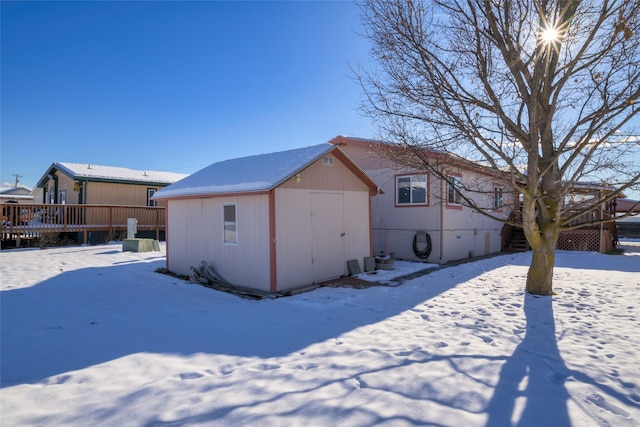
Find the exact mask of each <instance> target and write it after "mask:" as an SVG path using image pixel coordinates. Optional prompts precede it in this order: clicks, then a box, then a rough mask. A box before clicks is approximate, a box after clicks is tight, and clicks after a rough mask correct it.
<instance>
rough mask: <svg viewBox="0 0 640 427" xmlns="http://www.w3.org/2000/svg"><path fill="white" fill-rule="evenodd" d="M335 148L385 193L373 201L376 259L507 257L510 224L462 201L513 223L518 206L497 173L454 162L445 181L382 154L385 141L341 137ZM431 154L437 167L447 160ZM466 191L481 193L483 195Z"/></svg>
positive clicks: (446, 169) (439, 260)
mask: <svg viewBox="0 0 640 427" xmlns="http://www.w3.org/2000/svg"><path fill="white" fill-rule="evenodd" d="M329 142H330V143H331V144H333V145H336V146H339V147H341V148H342V149H343V151H345V152H346V153H347V154H348V155H349V156H350V157H351V158H352V159H353V160H354V161H355V162H356V163H357V164H358V165H359V166H360V167H361V168H362V169H363V170H364V171H365V172H366V173H367V174H368V175H369V176H370V177H371V178H372V179H374V180H375V181H376V182H377V183H378V184H379V185H380V186H381V187H382V189H383V190H384V194H379V195H377V196H376V197H375V200H374V201H373V246H374V253H376V254H378V253H380V252H383V253H385V254H389V253H391V252H393V253H394V254H395V257H396V258H402V259H406V260H422V261H428V262H433V263H446V262H448V261H452V260H459V259H463V258H468V257H474V256H483V255H488V254H492V253H497V252H500V251H501V248H502V240H501V232H502V228H503V225H504V224H503V223H502V222H501V221H498V220H495V219H492V218H489V217H487V216H485V215H482V214H480V213H478V212H475V211H473V210H472V209H470V208H468V207H465V206H462V203H461V200H460V196H461V192H465V196H466V197H469V198H472V199H473V200H475V202H476V204H478V205H479V206H481V207H484V208H486V210H487V212H489V213H490V214H492V215H494V216H496V217H498V218H500V219H506V218H508V217H509V215H510V213H511V211H512V207H513V206H514V204H515V203H517V200H515V197H514V192H513V190H512V189H511V188H509V187H508V186H506V185H505V184H504V183H502V182H501V181H500V180H499V179H498V176H497V174H495V173H493V172H492V170H491V169H489V168H486V167H482V166H480V165H477V164H473V163H470V162H466V161H463V160H461V159H457V160H456V159H450V160H452V161H451V162H444V163H443V166H442V168H443V169H442V173H443V174H444V175H445V176H446V177H447V179H441V178H438V177H437V176H435V175H434V174H431V173H428V172H426V171H423V170H412V169H409V168H406V167H404V166H402V165H400V164H398V163H396V162H394V161H392V160H390V159H389V158H387V157H385V156H384V155H382V154H380V152H381V151H380V150H379V148H380V147H381V146H382V144H383V143H381V142H379V141H370V140H365V139H359V138H350V137H344V136H338V137H336V138H334V139H332V140H331V141H329ZM425 154H426V155H427V156H429V157H432V158H433V160H434V161H435V160H437V157H438V156H440V157H442V155H440V154H438V153H431V152H425ZM464 188H469V189H471V188H481V189H482V193H475V192H471V191H468V192H467V191H465V190H464Z"/></svg>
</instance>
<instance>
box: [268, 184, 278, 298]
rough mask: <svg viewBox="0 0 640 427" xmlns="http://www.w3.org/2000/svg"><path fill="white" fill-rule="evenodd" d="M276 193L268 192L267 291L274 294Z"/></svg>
mask: <svg viewBox="0 0 640 427" xmlns="http://www.w3.org/2000/svg"><path fill="white" fill-rule="evenodd" d="M276 252H277V251H276V192H275V191H274V190H271V191H269V270H270V271H269V276H270V277H269V279H270V285H269V289H270V291H271V292H276V288H277V283H278V270H277V266H278V265H277V262H276V261H277V259H276Z"/></svg>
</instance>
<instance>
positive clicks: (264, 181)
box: [153, 143, 377, 199]
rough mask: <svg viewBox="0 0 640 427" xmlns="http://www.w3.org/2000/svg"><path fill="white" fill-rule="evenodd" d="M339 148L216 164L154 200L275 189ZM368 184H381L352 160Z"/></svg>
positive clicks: (299, 150)
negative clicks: (376, 182) (374, 180)
mask: <svg viewBox="0 0 640 427" xmlns="http://www.w3.org/2000/svg"><path fill="white" fill-rule="evenodd" d="M334 151H336V152H339V153H340V154H341V155H342V156H343V157H344V158H345V159H348V157H347V156H346V154H344V153H343V152H342V151H341V150H340V148H339V147H337V146H335V145H332V144H328V143H324V144H319V145H313V146H310V147H304V148H297V149H293V150H287V151H278V152H275V153H268V154H258V155H253V156H248V157H241V158H237V159H231V160H224V161H221V162H217V163H213V164H212V165H209V166H207V167H206V168H204V169H202V170H200V171H198V172H195V173H193V174H192V175H190V176H188V177H186V178H184V179H182V180H180V181H178V182H176V183H175V184H172V185H170V186H168V187H165V188H163V189H162V190H160V191H158V192H156V193H155V195H154V197H153V198H154V199H170V198H177V197H194V196H204V195H213V194H227V193H248V192H251V193H254V192H260V191H268V190H271V189H273V188H275V187H277V186H278V185H280V184H281V183H283V182H284V181H286V180H287V179H289V178H290V177H292V176H293V175H295V174H296V173H298V172H300V171H301V170H302V169H304V168H305V167H307V166H308V165H310V164H311V163H313V162H315V161H316V160H318V159H320V158H321V157H323V156H325V155H327V154H329V153H330V152H334ZM348 161H349V162H350V163H351V164H352V166H353V167H355V168H357V171H358V173H359V174H360V175H361V176H362V177H363V179H365V180H367V182H368V183H369V184H370V185H371V186H373V187H374V188H377V185H376V184H375V182H373V180H372V179H371V178H369V176H368V175H366V174H365V173H364V172H363V171H362V170H361V169H360V168H359V167H358V166H357V165H356V164H355V163H354V162H353V161H352V160H350V159H349V160H348Z"/></svg>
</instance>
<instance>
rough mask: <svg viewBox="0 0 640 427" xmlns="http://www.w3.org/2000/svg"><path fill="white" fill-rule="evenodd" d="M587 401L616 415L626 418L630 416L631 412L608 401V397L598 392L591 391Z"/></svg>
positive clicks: (586, 398)
mask: <svg viewBox="0 0 640 427" xmlns="http://www.w3.org/2000/svg"><path fill="white" fill-rule="evenodd" d="M584 400H586V401H587V402H589V403H592V404H594V405H595V406H597V407H599V408H600V409H604V410H605V411H609V412H611V413H612V414H614V415H620V416H622V417H625V418H629V413H628V412H627V411H625V410H624V409H622V408H618V407H617V406H616V405H613V404H611V403H609V402H607V399H605V398H604V397H602V396H601V395H599V394H598V393H591V394H590V395H588V396H587V397H585V399H584Z"/></svg>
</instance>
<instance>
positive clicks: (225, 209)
mask: <svg viewBox="0 0 640 427" xmlns="http://www.w3.org/2000/svg"><path fill="white" fill-rule="evenodd" d="M222 215H223V225H222V233H223V235H224V243H225V244H229V245H237V244H238V221H237V212H236V204H235V203H225V204H224V205H223V206H222Z"/></svg>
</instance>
